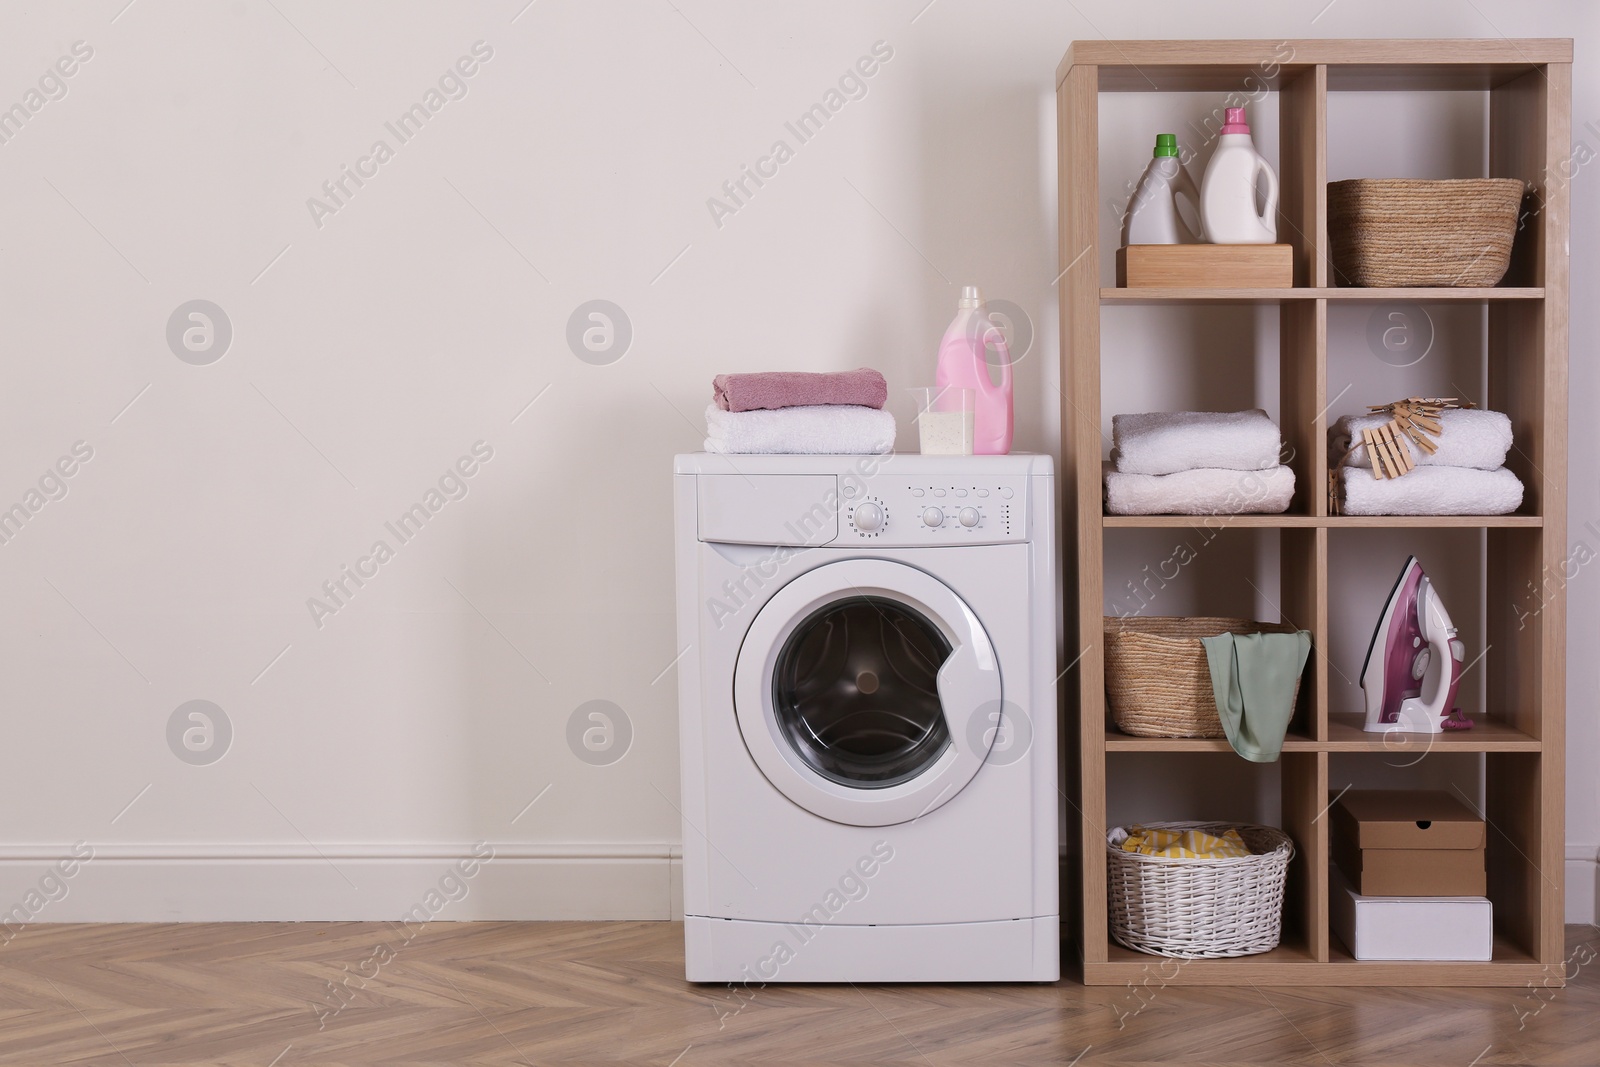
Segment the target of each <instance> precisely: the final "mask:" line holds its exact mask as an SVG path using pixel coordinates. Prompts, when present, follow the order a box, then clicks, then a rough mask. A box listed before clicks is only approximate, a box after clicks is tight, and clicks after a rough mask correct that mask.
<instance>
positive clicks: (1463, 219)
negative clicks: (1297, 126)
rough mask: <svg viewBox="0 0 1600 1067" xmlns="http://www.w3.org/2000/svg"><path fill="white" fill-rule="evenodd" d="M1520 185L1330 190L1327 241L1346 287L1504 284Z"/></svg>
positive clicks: (1369, 184) (1385, 181) (1506, 181)
mask: <svg viewBox="0 0 1600 1067" xmlns="http://www.w3.org/2000/svg"><path fill="white" fill-rule="evenodd" d="M1523 189H1524V185H1523V182H1522V180H1521V179H1519V178H1453V179H1449V180H1445V181H1422V180H1419V179H1413V178H1355V179H1352V180H1350V181H1342V182H1331V183H1329V185H1328V241H1329V244H1330V245H1331V246H1332V252H1333V268H1334V271H1335V273H1336V276H1337V277H1338V279H1339V283H1340V284H1341V285H1349V286H1360V287H1363V288H1383V287H1393V286H1402V287H1403V286H1444V287H1450V286H1456V287H1472V286H1492V285H1495V284H1497V283H1498V282H1499V281H1500V279H1501V278H1503V277H1505V273H1506V266H1507V264H1508V263H1509V262H1510V260H1511V242H1512V239H1513V238H1515V237H1516V235H1517V211H1518V209H1519V208H1520V207H1521V205H1522V193H1523Z"/></svg>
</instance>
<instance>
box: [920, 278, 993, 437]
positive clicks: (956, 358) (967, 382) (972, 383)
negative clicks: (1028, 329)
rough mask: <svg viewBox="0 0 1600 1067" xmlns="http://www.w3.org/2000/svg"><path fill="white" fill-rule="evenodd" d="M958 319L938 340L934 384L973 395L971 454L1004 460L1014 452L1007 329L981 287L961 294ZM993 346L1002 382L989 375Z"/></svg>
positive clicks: (971, 286) (970, 287) (957, 305)
mask: <svg viewBox="0 0 1600 1067" xmlns="http://www.w3.org/2000/svg"><path fill="white" fill-rule="evenodd" d="M956 307H957V309H958V310H957V311H956V317H955V321H954V322H952V323H950V328H949V329H948V330H946V331H945V332H944V340H942V341H940V342H939V369H938V372H937V373H936V374H935V376H934V384H935V385H937V386H939V387H940V388H954V389H971V390H972V392H973V416H972V451H973V453H974V454H975V455H979V456H1003V455H1006V454H1007V453H1009V452H1010V451H1011V428H1012V412H1011V350H1010V349H1009V348H1007V347H1006V335H1005V331H1004V330H1002V329H1000V327H998V326H996V325H995V324H994V323H993V322H992V321H991V320H990V319H989V317H988V315H987V314H986V313H985V312H984V310H983V297H982V296H980V295H979V293H978V287H977V286H975V285H968V286H965V287H963V288H962V290H961V299H960V301H959V302H958V303H957V304H956ZM986 345H993V346H994V348H995V350H996V351H997V352H999V354H1000V361H1001V362H1000V384H999V385H995V384H994V382H993V381H992V380H991V379H990V377H989V361H988V358H987V356H986V355H985V353H984V347H985V346H986Z"/></svg>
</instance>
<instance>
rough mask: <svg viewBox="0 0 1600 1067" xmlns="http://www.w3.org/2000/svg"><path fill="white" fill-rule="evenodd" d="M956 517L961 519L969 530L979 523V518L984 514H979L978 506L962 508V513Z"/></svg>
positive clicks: (962, 523)
mask: <svg viewBox="0 0 1600 1067" xmlns="http://www.w3.org/2000/svg"><path fill="white" fill-rule="evenodd" d="M956 517H957V518H959V519H960V520H961V525H963V526H965V527H967V529H969V530H970V529H971V528H972V527H974V526H976V525H978V520H979V519H980V518H982V516H981V515H979V514H978V509H977V508H962V509H961V514H960V515H958V516H956Z"/></svg>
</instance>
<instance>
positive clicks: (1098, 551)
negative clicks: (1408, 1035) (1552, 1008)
mask: <svg viewBox="0 0 1600 1067" xmlns="http://www.w3.org/2000/svg"><path fill="white" fill-rule="evenodd" d="M1571 64H1572V42H1571V41H1570V40H1459V41H1445V40H1439V41H1433V40H1378V41H1333V40H1317V41H1288V42H1282V41H1078V42H1074V43H1073V45H1072V46H1071V48H1070V49H1069V50H1068V52H1067V55H1066V57H1065V58H1064V59H1063V60H1062V63H1061V66H1060V67H1059V68H1058V70H1057V77H1056V84H1057V110H1058V122H1059V131H1058V132H1059V149H1060V178H1059V180H1060V197H1061V200H1060V202H1061V212H1060V262H1061V263H1062V264H1069V265H1070V266H1069V267H1068V269H1067V270H1066V271H1065V272H1064V273H1063V274H1062V276H1061V280H1060V283H1059V285H1060V299H1061V322H1062V331H1061V337H1062V354H1061V359H1062V382H1063V391H1064V397H1065V399H1064V402H1063V405H1062V433H1063V448H1064V452H1065V456H1064V462H1063V465H1062V467H1063V470H1062V478H1063V483H1064V484H1063V488H1062V500H1063V505H1064V508H1065V511H1066V514H1065V517H1064V522H1063V531H1064V535H1065V536H1064V538H1063V540H1064V552H1065V554H1066V566H1065V567H1064V568H1063V573H1064V574H1065V575H1066V580H1067V602H1068V604H1074V603H1075V604H1076V606H1077V607H1076V610H1075V611H1074V610H1072V609H1071V608H1069V609H1068V611H1067V623H1066V627H1067V635H1066V644H1067V647H1068V648H1069V649H1084V650H1085V651H1084V652H1083V654H1082V656H1081V658H1080V659H1079V660H1078V661H1077V664H1076V666H1075V667H1074V668H1073V675H1074V676H1073V677H1072V678H1071V679H1070V680H1069V683H1068V685H1067V686H1065V687H1064V688H1065V692H1066V700H1067V729H1066V730H1065V731H1064V736H1065V737H1067V738H1068V739H1072V738H1076V741H1077V751H1076V752H1075V753H1074V752H1072V751H1071V750H1070V749H1069V754H1068V760H1067V766H1068V768H1069V777H1075V779H1076V780H1075V781H1072V782H1070V783H1069V795H1070V796H1072V797H1073V798H1074V800H1073V805H1072V806H1073V807H1074V808H1075V810H1076V814H1077V816H1078V817H1077V818H1076V819H1069V820H1068V822H1069V828H1070V830H1069V834H1070V841H1069V848H1070V850H1071V851H1072V852H1073V855H1074V862H1075V864H1076V866H1077V869H1078V872H1079V877H1078V878H1077V884H1076V890H1077V892H1076V894H1069V895H1068V898H1067V899H1065V900H1064V901H1063V904H1064V906H1065V908H1066V910H1065V911H1064V914H1067V915H1073V916H1074V917H1075V918H1076V920H1077V922H1076V928H1077V929H1078V931H1079V933H1080V937H1079V941H1078V949H1079V953H1080V955H1081V959H1082V962H1083V977H1084V981H1085V982H1087V983H1089V984H1091V985H1098V984H1121V983H1123V982H1125V981H1139V980H1141V978H1142V976H1144V975H1145V974H1147V973H1148V970H1147V969H1148V968H1149V967H1150V966H1151V965H1152V964H1159V963H1160V960H1159V958H1157V957H1152V956H1148V955H1144V954H1141V953H1137V952H1132V951H1129V950H1127V949H1124V948H1122V947H1121V946H1118V945H1116V944H1114V943H1112V942H1110V940H1109V939H1108V936H1107V931H1106V927H1107V923H1106V885H1105V875H1106V867H1105V857H1104V852H1103V845H1102V842H1103V840H1104V835H1105V830H1106V787H1107V782H1108V775H1109V774H1110V773H1111V772H1112V770H1113V769H1114V768H1112V767H1111V766H1110V765H1109V764H1108V760H1107V754H1108V753H1125V752H1138V753H1148V752H1160V753H1173V754H1177V756H1178V757H1179V758H1181V755H1182V754H1185V753H1218V752H1226V751H1228V747H1227V744H1226V742H1223V741H1210V740H1194V739H1171V740H1166V739H1152V738H1134V737H1127V736H1125V735H1122V734H1120V733H1118V732H1117V731H1116V729H1115V727H1114V726H1111V725H1110V724H1109V722H1108V719H1107V716H1106V707H1105V681H1104V662H1103V658H1102V646H1101V632H1102V618H1103V616H1104V614H1105V613H1106V608H1105V601H1104V592H1105V590H1104V579H1105V572H1104V557H1103V540H1104V537H1105V534H1106V531H1107V530H1116V529H1129V528H1131V529H1139V528H1164V527H1195V528H1202V529H1217V528H1219V527H1221V528H1254V529H1258V530H1259V529H1271V530H1276V531H1277V532H1278V540H1279V556H1280V559H1281V564H1280V566H1281V572H1280V600H1281V610H1282V616H1283V621H1286V622H1292V623H1294V624H1295V625H1297V626H1300V627H1303V628H1305V629H1308V630H1310V631H1311V633H1312V638H1313V642H1314V644H1315V646H1316V647H1317V648H1318V649H1326V648H1327V647H1328V617H1329V599H1330V595H1329V581H1328V549H1329V538H1330V536H1331V535H1332V531H1335V530H1347V531H1351V530H1365V529H1396V528H1409V529H1419V530H1432V529H1445V528H1457V529H1459V528H1470V529H1481V530H1484V531H1485V534H1484V537H1485V538H1486V549H1485V559H1486V566H1485V568H1484V573H1483V576H1482V577H1483V581H1484V583H1485V586H1484V588H1485V592H1486V594H1487V595H1486V596H1485V603H1486V604H1487V606H1488V607H1487V611H1488V629H1487V635H1486V637H1487V642H1486V643H1487V645H1488V646H1489V650H1488V652H1487V654H1486V655H1485V657H1484V660H1483V664H1482V666H1481V669H1482V670H1484V671H1485V701H1486V710H1487V712H1488V715H1487V717H1486V719H1485V720H1483V721H1480V722H1479V725H1478V728H1477V729H1474V730H1472V731H1470V732H1467V733H1462V734H1446V735H1442V736H1440V737H1435V738H1432V739H1431V744H1432V746H1433V750H1436V751H1447V752H1470V753H1484V754H1485V755H1484V756H1483V760H1484V764H1485V771H1484V773H1485V776H1486V785H1485V795H1486V797H1487V807H1486V811H1485V816H1486V818H1487V820H1488V824H1489V827H1490V829H1489V845H1488V866H1489V895H1490V897H1491V899H1492V900H1493V901H1494V908H1495V924H1496V944H1495V948H1494V960H1493V962H1491V963H1372V962H1358V961H1356V960H1354V959H1352V958H1351V957H1350V956H1349V955H1348V954H1347V953H1346V952H1345V950H1344V947H1343V946H1342V945H1341V944H1340V943H1339V942H1338V939H1337V938H1335V937H1332V936H1331V934H1330V931H1329V928H1328V900H1329V875H1330V866H1329V855H1328V848H1329V843H1328V820H1327V819H1325V818H1323V817H1322V815H1323V812H1324V811H1325V809H1326V806H1327V805H1328V803H1329V801H1330V799H1331V797H1330V787H1329V759H1330V757H1331V756H1334V755H1336V754H1341V753H1362V752H1381V751H1384V750H1385V746H1384V739H1383V736H1382V735H1374V734H1367V733H1365V732H1363V731H1362V730H1361V729H1360V717H1359V715H1356V714H1353V713H1354V712H1357V711H1358V710H1359V709H1356V708H1349V707H1339V708H1332V707H1330V706H1329V684H1328V678H1327V674H1326V671H1327V667H1326V665H1325V663H1323V662H1321V661H1319V656H1318V654H1317V653H1315V652H1314V653H1313V655H1312V657H1311V659H1310V661H1309V663H1308V667H1307V674H1306V676H1305V679H1304V680H1303V682H1302V685H1301V707H1300V708H1299V709H1298V711H1297V712H1296V716H1295V720H1294V724H1293V726H1292V727H1291V730H1290V736H1289V738H1288V740H1287V742H1286V743H1285V745H1284V752H1283V756H1282V760H1281V764H1282V767H1281V775H1280V777H1281V783H1282V784H1281V800H1282V813H1283V814H1282V827H1283V829H1284V830H1285V832H1287V833H1288V834H1289V835H1290V836H1291V837H1293V838H1294V840H1295V843H1296V846H1297V855H1296V859H1295V861H1294V864H1293V866H1292V868H1291V871H1290V875H1289V890H1288V895H1289V900H1288V903H1287V907H1286V912H1285V930H1284V941H1283V944H1282V946H1281V947H1280V948H1278V949H1277V950H1275V951H1273V952H1271V953H1266V954H1264V955H1259V956H1249V957H1241V958H1239V959H1232V960H1206V961H1196V962H1190V963H1185V964H1183V965H1182V966H1181V967H1180V968H1178V972H1177V975H1176V977H1175V978H1172V979H1168V978H1166V971H1165V969H1163V970H1162V972H1161V973H1162V976H1163V981H1171V982H1178V983H1194V984H1211V985H1231V984H1243V983H1247V982H1255V983H1269V984H1285V985H1521V984H1522V983H1524V982H1527V981H1530V980H1535V979H1537V980H1551V981H1555V982H1558V981H1560V977H1559V976H1560V973H1561V969H1560V967H1559V966H1558V965H1559V963H1560V962H1561V959H1562V944H1563V943H1562V885H1561V879H1562V873H1561V872H1562V869H1563V858H1564V857H1563V804H1564V796H1563V789H1564V782H1563V746H1564V737H1565V707H1564V701H1565V682H1566V678H1565V642H1566V632H1565V618H1566V613H1565V604H1564V601H1563V599H1562V594H1561V590H1560V588H1559V585H1560V583H1545V582H1544V581H1543V578H1544V576H1545V575H1548V574H1553V573H1558V571H1559V568H1560V566H1561V561H1562V559H1563V558H1564V556H1565V554H1566V547H1567V546H1566V478H1567V474H1566V467H1567V456H1566V445H1567V427H1566V422H1567V395H1566V394H1567V252H1566V247H1567V229H1566V227H1567V219H1568V197H1567V186H1566V183H1565V181H1564V180H1563V179H1562V178H1561V175H1562V174H1563V173H1564V171H1563V170H1562V167H1563V165H1564V163H1565V161H1566V159H1567V156H1568V153H1569V150H1570V149H1569V144H1570V140H1569V134H1570V130H1569V126H1570V114H1569V112H1570V106H1571V104H1570V99H1571ZM1262 85H1265V86H1266V87H1267V88H1268V89H1270V90H1271V91H1273V92H1275V93H1276V94H1277V98H1278V111H1279V123H1280V126H1279V153H1280V154H1279V177H1280V186H1281V189H1282V195H1281V200H1280V205H1279V212H1280V225H1279V233H1280V234H1281V235H1283V236H1284V239H1285V240H1287V241H1288V243H1290V244H1292V245H1293V247H1294V257H1295V286H1296V287H1295V288H1293V289H1277V290H1267V289H1194V290H1176V289H1142V290H1140V289H1134V290H1130V289H1117V288H1110V287H1108V286H1107V285H1106V282H1108V281H1110V280H1111V279H1110V278H1102V272H1101V266H1100V264H1101V260H1102V256H1101V248H1100V247H1099V242H1100V237H1099V218H1098V209H1099V204H1100V189H1099V97H1100V94H1101V93H1115V92H1138V93H1152V92H1197V91H1203V92H1215V93H1218V94H1223V93H1229V92H1244V91H1247V88H1248V87H1250V86H1255V87H1259V86H1262ZM1460 90H1476V91H1484V92H1487V93H1488V96H1489V104H1488V110H1489V126H1490V132H1489V153H1488V154H1489V164H1488V176H1491V177H1514V178H1522V179H1524V180H1525V181H1527V182H1528V183H1529V185H1530V187H1531V189H1532V190H1533V193H1532V195H1533V197H1534V198H1535V199H1534V200H1533V201H1532V202H1533V203H1534V204H1536V205H1538V210H1537V211H1534V212H1532V213H1530V214H1529V215H1528V217H1527V218H1526V220H1525V225H1524V228H1523V230H1522V231H1521V232H1520V233H1519V235H1518V238H1517V244H1516V247H1515V249H1514V251H1513V255H1512V264H1511V268H1510V271H1509V272H1508V274H1507V276H1506V279H1505V281H1504V283H1503V284H1502V286H1500V287H1496V288H1492V289H1437V290H1435V289H1350V288H1341V287H1340V286H1339V285H1338V284H1337V280H1336V279H1335V278H1334V277H1333V271H1332V268H1331V266H1330V264H1329V263H1328V260H1327V236H1326V235H1327V207H1326V186H1327V143H1328V107H1327V104H1328V96H1329V94H1330V93H1342V92H1362V91H1406V92H1434V91H1460ZM1472 176H1475V175H1462V177H1472ZM1395 300H1405V301H1422V302H1446V301H1448V302H1452V303H1463V302H1469V303H1470V302H1475V303H1477V304H1479V305H1480V306H1483V307H1485V308H1486V309H1487V329H1486V334H1485V337H1486V343H1485V349H1484V359H1485V361H1486V364H1485V365H1486V380H1487V396H1486V403H1487V406H1488V407H1491V408H1493V409H1495V410H1499V411H1504V412H1506V413H1507V414H1508V415H1510V417H1511V420H1512V425H1513V430H1514V433H1515V435H1516V440H1517V448H1516V449H1515V450H1514V453H1513V455H1512V457H1511V458H1510V459H1508V461H1507V465H1508V466H1509V467H1511V469H1512V470H1513V471H1515V472H1516V474H1517V475H1518V477H1520V478H1521V479H1522V481H1523V484H1524V485H1525V486H1526V490H1527V491H1526V495H1525V499H1524V503H1523V507H1522V509H1521V511H1520V512H1519V513H1518V514H1516V515H1511V516H1501V517H1475V516H1453V517H1449V518H1420V519H1419V518H1403V517H1395V518H1351V517H1341V516H1330V515H1329V514H1328V513H1327V510H1328V509H1327V501H1326V499H1325V492H1324V487H1325V485H1326V470H1327V463H1328V456H1327V443H1326V436H1327V433H1326V431H1327V421H1326V420H1327V418H1328V411H1327V409H1328V406H1329V401H1330V398H1329V396H1328V391H1329V390H1328V386H1327V379H1328V374H1327V364H1328V356H1327V351H1328V309H1329V306H1330V305H1336V304H1342V303H1346V302H1356V301H1364V302H1374V301H1395ZM1164 304H1173V305H1186V304H1193V305H1227V304H1239V305H1261V304H1271V305H1276V306H1277V309H1278V319H1279V350H1280V359H1281V365H1280V369H1279V380H1280V392H1279V423H1280V426H1281V427H1282V429H1283V431H1284V435H1285V438H1286V441H1287V443H1288V444H1289V445H1290V446H1291V447H1292V448H1293V455H1294V457H1295V458H1294V459H1293V460H1292V465H1293V466H1294V468H1295V476H1296V485H1297V489H1296V496H1295V500H1294V502H1293V504H1292V505H1291V507H1290V511H1289V513H1288V514H1285V515H1249V516H1232V517H1220V516H1219V517H1217V518H1195V517H1192V516H1139V517H1113V516H1107V515H1104V514H1103V512H1102V506H1101V481H1100V478H1101V475H1100V464H1101V458H1102V449H1101V440H1102V438H1101V426H1102V419H1101V388H1100V381H1101V352H1100V318H1101V313H1102V309H1103V308H1117V307H1128V306H1131V307H1139V306H1159V305H1164ZM1116 313H1117V314H1134V313H1137V312H1132V311H1118V312H1116ZM1337 536H1339V537H1361V536H1364V535H1363V534H1360V533H1346V534H1340V535H1337ZM1530 582H1532V583H1533V584H1534V587H1535V588H1538V589H1541V590H1543V591H1544V607H1543V610H1542V611H1540V612H1539V613H1538V615H1537V617H1534V618H1531V619H1524V620H1522V622H1523V625H1521V626H1520V627H1519V625H1518V619H1517V617H1516V616H1515V614H1514V612H1513V610H1512V608H1511V604H1512V603H1513V602H1514V600H1515V598H1516V595H1517V593H1518V591H1521V590H1525V589H1526V588H1527V585H1528V583H1530ZM1428 740H1429V739H1426V738H1419V741H1424V742H1426V741H1428ZM1213 758H1214V757H1213ZM1341 758H1358V757H1341ZM1182 815H1190V816H1191V817H1201V816H1202V815H1203V813H1198V812H1196V813H1177V815H1175V817H1180V816H1182ZM1069 888H1070V887H1069Z"/></svg>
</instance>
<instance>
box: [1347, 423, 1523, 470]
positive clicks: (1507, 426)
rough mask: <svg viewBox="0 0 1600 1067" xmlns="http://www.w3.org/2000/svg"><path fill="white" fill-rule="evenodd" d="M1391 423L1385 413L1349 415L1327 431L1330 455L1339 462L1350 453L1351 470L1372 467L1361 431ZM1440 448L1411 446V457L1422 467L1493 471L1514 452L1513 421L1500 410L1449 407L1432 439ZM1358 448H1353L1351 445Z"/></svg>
mask: <svg viewBox="0 0 1600 1067" xmlns="http://www.w3.org/2000/svg"><path fill="white" fill-rule="evenodd" d="M1388 421H1389V415H1388V414H1387V413H1386V412H1382V411H1379V412H1374V413H1373V414H1371V415H1346V416H1345V417H1344V418H1342V419H1340V420H1338V421H1337V422H1335V423H1334V424H1333V425H1332V426H1331V427H1329V429H1328V456H1329V457H1330V458H1331V459H1333V460H1335V461H1337V460H1338V459H1339V457H1340V456H1343V455H1344V454H1345V453H1346V452H1349V453H1350V455H1349V457H1348V458H1347V459H1346V460H1345V461H1344V462H1345V465H1346V466H1350V467H1366V468H1369V469H1370V468H1371V467H1372V457H1371V456H1368V455H1367V446H1366V445H1364V444H1362V443H1361V431H1363V430H1376V429H1377V428H1378V427H1380V426H1382V425H1384V424H1385V423H1387V422H1388ZM1433 442H1434V444H1436V445H1438V446H1439V450H1438V451H1437V452H1429V451H1428V450H1427V449H1425V448H1420V447H1418V446H1416V445H1411V446H1409V447H1410V449H1411V458H1412V459H1413V460H1414V461H1415V462H1416V464H1417V466H1419V467H1476V468H1477V469H1479V470H1485V471H1492V470H1497V469H1499V468H1500V467H1504V466H1505V465H1506V453H1507V452H1510V451H1511V420H1510V419H1509V418H1507V417H1506V416H1505V414H1504V413H1503V412H1499V411H1482V410H1479V409H1477V408H1448V409H1446V410H1444V411H1441V412H1439V436H1438V437H1435V438H1433ZM1352 444H1353V445H1355V448H1353V449H1352V448H1351V447H1350V446H1351V445H1352Z"/></svg>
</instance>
